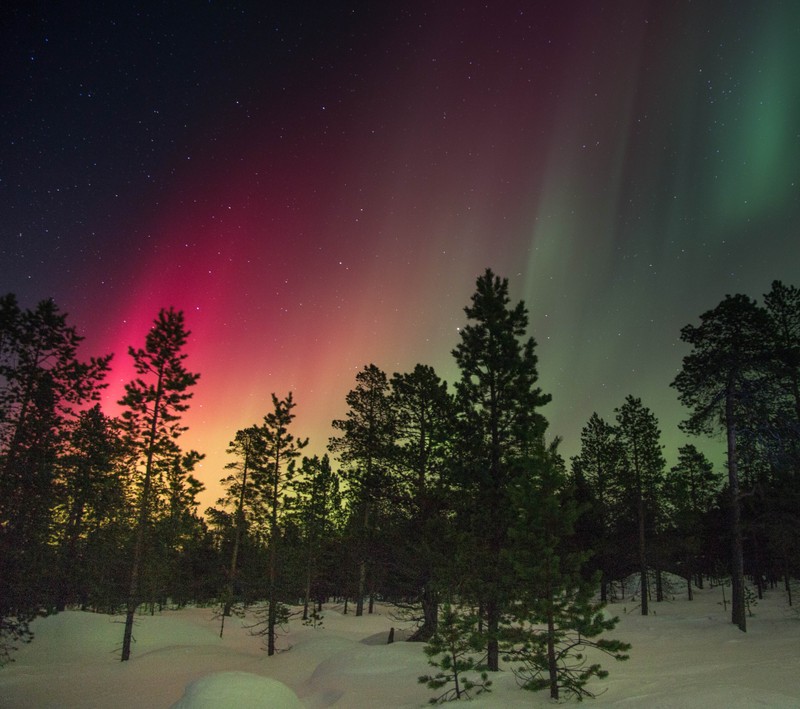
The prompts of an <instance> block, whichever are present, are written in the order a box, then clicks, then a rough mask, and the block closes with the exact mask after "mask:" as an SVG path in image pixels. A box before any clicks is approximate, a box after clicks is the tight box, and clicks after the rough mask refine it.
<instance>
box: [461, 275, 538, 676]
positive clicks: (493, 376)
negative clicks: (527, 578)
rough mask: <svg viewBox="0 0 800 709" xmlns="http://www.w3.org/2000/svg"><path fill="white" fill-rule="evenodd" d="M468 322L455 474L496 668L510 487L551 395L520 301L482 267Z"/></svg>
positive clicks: (506, 581) (508, 587)
mask: <svg viewBox="0 0 800 709" xmlns="http://www.w3.org/2000/svg"><path fill="white" fill-rule="evenodd" d="M464 310H465V313H466V315H467V319H468V321H469V322H468V324H467V325H466V326H465V327H464V328H462V329H461V342H460V343H459V344H458V345H457V346H456V348H455V350H454V351H453V355H454V357H455V359H456V363H457V364H458V367H459V369H460V370H461V378H460V380H459V382H458V383H457V384H456V398H457V412H458V418H459V438H458V446H459V451H460V454H459V462H458V468H459V471H458V478H459V487H460V497H461V499H462V501H463V503H464V513H465V522H466V526H467V528H468V530H469V534H470V536H471V539H472V547H473V548H472V550H471V551H472V554H473V559H474V570H475V573H476V577H475V579H474V581H475V586H476V588H475V591H476V593H477V594H478V600H479V603H480V605H481V607H482V609H483V611H484V615H485V619H486V630H487V636H486V650H487V665H488V668H489V669H490V670H492V671H497V670H498V669H499V658H500V654H499V645H498V641H499V627H500V620H501V617H502V615H503V613H504V611H505V610H506V609H507V607H508V604H509V603H510V602H511V600H512V593H511V591H512V586H513V582H512V581H511V577H510V569H509V567H508V564H507V563H506V561H505V556H504V554H503V549H504V548H505V547H506V545H507V542H508V530H509V526H510V524H511V518H510V510H511V509H512V504H511V499H510V498H511V495H512V490H513V486H514V484H515V482H516V477H517V476H518V475H519V474H520V469H521V468H520V461H522V460H524V459H525V458H526V457H527V456H529V455H530V454H531V452H532V451H533V450H536V449H537V448H538V446H540V445H541V442H542V440H543V436H544V431H545V427H546V421H545V419H544V417H543V416H542V415H541V414H540V413H538V409H539V408H540V407H542V406H543V405H544V404H546V403H547V402H548V401H550V396H549V395H545V394H543V393H542V391H541V390H540V389H539V387H537V386H536V382H537V380H538V372H537V357H536V354H535V348H536V342H535V341H534V339H533V338H532V337H528V336H527V329H528V311H527V309H526V308H525V305H524V303H522V302H519V303H517V304H516V305H514V306H512V305H511V302H510V297H509V292H508V280H507V279H501V278H499V277H497V276H495V275H494V273H492V271H491V270H489V269H487V270H486V272H485V273H484V274H483V275H482V276H480V277H479V278H478V280H477V283H476V291H475V293H474V294H473V296H472V303H471V305H469V306H467V307H466V308H465V309H464Z"/></svg>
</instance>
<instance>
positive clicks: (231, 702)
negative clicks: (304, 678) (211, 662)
mask: <svg viewBox="0 0 800 709" xmlns="http://www.w3.org/2000/svg"><path fill="white" fill-rule="evenodd" d="M220 707H236V709H303V704H302V703H301V702H300V700H299V699H298V698H297V695H296V694H295V693H294V692H293V691H292V690H291V689H289V687H287V686H286V685H285V684H283V682H278V680H275V679H271V678H269V677H262V676H260V675H254V674H251V673H250V672H216V673H214V674H211V675H206V676H205V677H201V678H200V679H198V680H195V681H194V682H191V683H190V684H189V685H188V686H187V687H186V691H185V692H184V693H183V697H181V698H180V699H179V700H178V701H177V702H175V704H173V705H172V709H220Z"/></svg>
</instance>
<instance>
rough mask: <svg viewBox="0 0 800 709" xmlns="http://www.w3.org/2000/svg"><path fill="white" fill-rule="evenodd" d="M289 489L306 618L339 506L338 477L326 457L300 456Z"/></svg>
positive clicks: (332, 532) (330, 540) (331, 536)
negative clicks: (299, 544)
mask: <svg viewBox="0 0 800 709" xmlns="http://www.w3.org/2000/svg"><path fill="white" fill-rule="evenodd" d="M292 491H293V493H294V498H293V499H292V510H293V512H294V514H295V516H296V517H297V519H298V526H299V528H300V532H301V537H302V545H303V555H304V557H305V559H304V561H305V564H304V566H305V568H304V573H305V583H304V589H303V620H304V621H307V620H308V619H309V609H310V610H311V614H312V615H314V613H315V610H314V607H313V595H312V594H313V591H314V587H315V585H316V583H317V581H318V574H319V571H320V566H321V563H322V561H323V559H322V556H323V554H324V551H325V549H326V548H327V547H328V546H329V545H330V544H331V542H332V541H333V536H334V534H335V530H334V520H335V517H336V514H337V513H338V511H339V509H340V507H341V492H340V490H339V476H338V475H337V474H336V473H335V472H334V471H333V470H332V469H331V463H330V459H329V458H328V456H327V455H324V456H322V458H319V456H316V455H315V456H314V457H312V458H307V457H304V458H303V462H302V464H301V466H300V474H299V476H298V477H297V478H296V479H295V481H294V484H293V485H292Z"/></svg>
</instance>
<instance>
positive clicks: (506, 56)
mask: <svg viewBox="0 0 800 709" xmlns="http://www.w3.org/2000/svg"><path fill="white" fill-rule="evenodd" d="M109 5H117V4H116V3H113V4H109ZM265 8H269V9H265ZM0 12H2V16H3V22H2V27H3V29H2V36H0V57H2V66H3V72H2V75H3V79H2V81H3V90H2V92H0V102H1V103H0V122H1V125H2V143H1V144H0V213H1V214H2V220H0V270H1V272H2V280H0V285H1V288H0V290H2V291H3V292H4V293H5V292H13V293H16V294H17V297H18V299H19V301H20V304H21V305H23V306H26V307H30V306H33V305H34V304H35V303H36V302H37V301H39V300H41V299H44V298H47V297H53V298H54V299H55V301H56V302H57V303H58V305H59V306H60V307H61V309H62V310H64V311H66V312H67V313H69V320H70V322H71V323H72V324H74V325H76V326H77V327H78V329H79V331H81V332H82V333H83V334H85V335H86V341H85V343H84V348H83V356H85V357H88V356H89V355H99V354H104V353H107V352H114V353H115V363H114V372H113V376H112V379H111V386H110V387H109V390H108V394H107V396H106V404H107V408H108V410H109V411H113V402H114V401H115V400H116V399H117V398H119V396H120V394H121V392H122V384H123V382H125V381H127V380H128V379H129V378H130V376H131V374H132V370H131V367H130V364H129V362H128V357H127V355H126V350H127V347H128V345H136V346H139V345H141V343H142V342H143V340H144V335H145V332H146V330H147V328H148V326H149V324H150V322H151V321H152V320H153V318H154V317H155V315H156V314H157V312H158V310H159V309H160V308H161V307H168V306H174V307H176V308H179V309H182V310H184V311H185V313H186V316H187V323H188V327H189V328H190V329H191V331H192V336H191V338H190V341H189V345H188V347H187V352H188V354H189V358H188V360H187V364H188V366H189V368H190V369H191V370H192V371H197V372H200V374H201V380H200V383H199V384H198V386H197V387H196V389H195V396H194V399H193V402H192V408H191V410H190V412H189V414H188V415H187V416H186V418H185V421H186V423H187V425H188V426H189V427H190V430H189V433H188V434H187V435H186V437H185V440H184V445H185V446H187V447H195V448H197V449H198V450H200V451H201V452H204V453H206V454H207V458H206V460H205V461H204V463H203V468H202V470H201V471H200V474H199V477H201V478H202V480H203V481H204V482H205V483H206V485H207V486H208V487H209V489H210V490H209V493H207V497H206V498H205V499H204V503H206V504H210V503H212V502H213V499H214V497H215V496H216V482H217V480H218V479H219V478H220V477H221V476H222V473H223V470H222V468H223V465H224V463H225V462H226V457H225V455H224V450H225V447H226V445H227V443H228V441H229V440H231V438H232V437H233V435H234V433H235V432H236V430H237V429H238V428H241V427H243V426H246V425H249V424H251V423H255V422H257V421H260V419H261V417H262V416H263V414H264V413H266V411H267V407H268V406H269V402H270V393H271V392H275V393H277V394H278V395H279V396H283V395H285V393H286V392H287V391H289V390H292V391H293V392H294V398H295V400H296V402H297V404H298V406H297V409H296V411H297V414H298V416H297V419H296V424H295V428H296V430H295V433H296V434H297V435H300V436H302V437H305V436H308V437H310V439H311V443H310V448H309V450H310V451H312V452H318V453H321V452H323V451H324V447H325V444H326V442H327V438H328V436H329V435H330V434H331V431H330V428H329V424H330V421H331V420H332V419H334V418H341V417H342V416H344V414H345V410H346V407H345V403H344V397H345V394H346V392H347V391H348V390H349V389H350V388H352V386H353V385H354V377H355V374H356V372H357V371H358V370H359V369H361V368H362V367H363V366H364V365H365V364H368V363H375V364H376V365H377V366H379V367H380V368H382V369H384V370H385V371H386V372H387V374H389V375H391V374H392V373H393V372H395V371H403V372H404V371H410V370H411V369H412V368H413V366H414V365H415V364H416V363H417V362H420V363H424V364H430V365H433V366H434V367H435V368H436V370H437V372H438V373H439V374H440V376H442V377H444V378H445V379H447V380H448V381H450V382H452V381H454V379H455V378H456V376H457V372H456V370H455V367H454V364H453V359H452V357H451V355H450V352H451V350H452V348H453V347H454V346H455V344H456V342H457V340H458V331H457V328H458V327H460V326H461V325H463V324H464V322H465V321H464V314H463V307H464V306H465V305H467V303H468V302H469V297H470V295H471V294H472V292H473V290H474V284H475V278H476V277H477V276H478V275H479V274H480V273H481V272H483V270H484V269H485V268H486V267H491V268H492V269H493V270H494V271H495V272H496V273H498V274H499V275H502V276H506V277H508V278H509V280H510V283H511V290H512V294H513V295H514V297H515V298H517V299H520V298H521V299H524V300H525V301H526V304H527V306H528V308H529V311H530V318H531V328H530V332H531V334H532V335H533V336H534V337H535V338H536V340H537V342H538V343H539V347H538V355H539V362H540V375H541V382H540V383H541V386H542V388H543V390H544V391H546V392H548V393H550V394H552V396H553V401H552V403H551V404H549V405H548V406H547V407H546V409H545V410H544V411H543V413H544V414H545V416H546V417H547V418H548V420H549V422H550V433H551V434H552V435H560V436H562V437H563V438H564V444H563V448H562V451H563V453H564V454H565V455H566V456H570V455H572V454H574V453H575V452H577V446H578V440H579V434H580V430H581V427H582V426H583V425H584V424H585V423H586V421H587V420H588V418H589V416H590V415H591V413H592V412H593V411H597V412H598V413H599V414H600V415H601V416H603V417H605V418H607V419H609V420H611V419H613V409H614V407H616V406H619V405H621V404H622V402H623V400H624V398H625V396H626V395H627V394H633V395H634V396H639V397H641V398H642V400H643V403H644V404H645V405H646V406H649V407H650V408H651V409H652V410H653V412H654V413H655V414H656V416H657V417H658V418H659V420H660V423H661V428H662V432H663V438H664V443H665V444H666V450H665V454H666V457H667V459H668V460H672V458H673V456H674V453H675V450H676V449H677V446H678V445H680V444H682V443H683V442H685V438H684V436H683V434H681V433H680V432H679V431H678V430H677V428H676V424H677V422H678V420H680V418H681V417H682V415H683V414H682V411H681V410H680V407H679V405H678V403H677V399H676V396H675V393H674V391H672V390H671V389H670V388H669V383H670V381H671V380H672V379H673V377H674V375H675V373H676V372H677V369H678V368H679V367H680V363H681V358H682V357H683V355H684V354H686V349H685V347H684V345H683V344H682V343H681V342H680V340H679V335H680V329H681V327H682V326H683V325H685V324H687V323H689V322H695V321H696V320H697V318H698V316H699V315H700V313H702V312H704V311H705V310H708V309H710V308H712V307H714V306H715V305H716V304H717V303H718V302H719V301H720V300H721V299H722V298H723V296H724V295H725V294H726V293H734V292H742V293H747V294H748V295H751V296H752V297H758V298H760V296H761V295H762V294H763V293H765V292H766V291H767V290H769V287H770V283H771V281H772V280H774V279H780V280H783V281H784V282H785V283H791V284H795V285H796V284H798V283H800V230H799V229H798V226H800V201H799V200H798V194H799V192H800V74H798V71H797V67H798V66H800V5H798V4H797V3H795V2H791V1H790V0H786V1H785V2H782V1H780V0H766V1H764V2H757V1H755V0H748V1H743V2H722V1H721V0H710V1H708V2H689V1H688V0H687V1H679V2H670V3H662V2H644V1H642V0H630V1H628V2H626V1H624V0H620V1H619V2H612V3H601V2H596V1H594V2H591V1H588V0H587V1H585V2H576V1H568V0H565V1H563V2H558V1H553V2H488V3H479V2H465V3H452V2H441V3H425V2H411V3H369V2H352V3H349V2H343V3H330V2H315V3H304V2H298V3H289V2H286V3H235V2H234V3H213V2H212V3H196V2H180V3H163V4H162V3H156V2H137V3H130V4H128V7H126V8H121V7H108V8H105V9H102V8H100V6H99V4H97V3H88V2H77V3H70V4H68V6H64V7H61V6H58V5H56V4H51V3H39V4H35V5H34V4H32V3H23V2H12V3H11V4H10V7H9V6H6V8H5V9H4V10H2V11H0ZM699 444H700V447H706V445H705V442H704V441H701V442H699Z"/></svg>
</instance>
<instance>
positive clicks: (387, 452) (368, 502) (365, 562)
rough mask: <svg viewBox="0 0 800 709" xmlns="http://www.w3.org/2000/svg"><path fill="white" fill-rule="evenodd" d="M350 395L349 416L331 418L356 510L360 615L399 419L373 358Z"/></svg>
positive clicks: (335, 449) (332, 445)
mask: <svg viewBox="0 0 800 709" xmlns="http://www.w3.org/2000/svg"><path fill="white" fill-rule="evenodd" d="M345 401H346V402H347V405H348V406H349V410H348V411H347V415H346V416H347V417H346V418H345V419H337V420H335V421H333V423H332V426H333V428H334V430H337V431H341V435H340V436H335V437H332V438H331V439H330V442H329V445H328V448H329V450H330V451H331V453H333V454H335V455H338V458H339V460H340V461H341V463H342V464H343V466H344V470H343V473H344V477H345V480H346V481H347V483H348V492H349V494H350V497H351V505H350V507H351V512H352V514H354V515H357V519H354V520H353V521H354V523H355V525H356V537H357V540H356V544H357V555H358V561H357V563H358V571H357V584H356V586H357V591H356V615H357V616H361V615H363V613H364V596H365V595H366V590H367V581H368V574H369V573H370V572H371V573H372V574H373V576H374V574H375V572H376V569H375V568H373V567H374V566H375V565H376V559H375V554H374V550H373V546H374V539H375V535H376V533H377V531H378V530H379V529H380V518H381V513H382V511H383V509H382V508H383V507H385V502H386V499H387V497H390V496H391V493H390V490H389V488H390V486H391V485H392V484H393V481H392V479H391V478H390V476H389V470H388V461H389V460H390V459H391V455H392V451H393V446H394V443H395V420H394V413H393V411H392V408H391V405H390V402H389V382H388V380H387V378H386V374H385V373H384V372H383V371H382V370H381V369H379V368H378V367H377V366H375V365H374V364H370V365H367V366H365V367H364V369H363V370H361V371H360V372H359V373H358V374H357V375H356V387H355V388H354V389H352V390H351V391H350V392H348V394H347V396H346V397H345ZM370 598H372V596H371V595H370ZM370 605H371V604H370Z"/></svg>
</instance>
